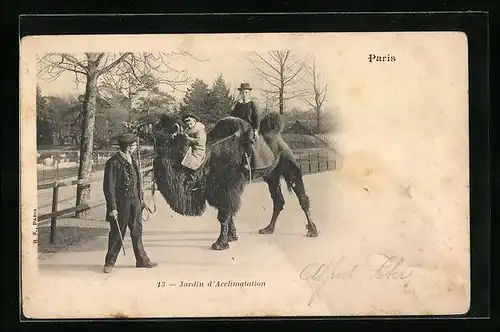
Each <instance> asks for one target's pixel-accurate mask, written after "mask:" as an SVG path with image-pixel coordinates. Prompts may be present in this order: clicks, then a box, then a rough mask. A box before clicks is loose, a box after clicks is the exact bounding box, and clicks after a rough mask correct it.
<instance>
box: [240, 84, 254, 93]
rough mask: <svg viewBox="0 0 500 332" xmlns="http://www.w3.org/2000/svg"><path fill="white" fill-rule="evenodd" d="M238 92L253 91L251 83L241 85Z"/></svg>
mask: <svg viewBox="0 0 500 332" xmlns="http://www.w3.org/2000/svg"><path fill="white" fill-rule="evenodd" d="M238 90H239V91H241V90H252V88H251V87H250V84H249V83H246V82H243V83H241V85H240V87H239V88H238Z"/></svg>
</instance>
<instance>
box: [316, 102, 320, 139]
mask: <svg viewBox="0 0 500 332" xmlns="http://www.w3.org/2000/svg"><path fill="white" fill-rule="evenodd" d="M320 129H321V108H319V107H316V132H317V133H318V134H319V133H320Z"/></svg>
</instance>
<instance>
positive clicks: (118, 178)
mask: <svg viewBox="0 0 500 332" xmlns="http://www.w3.org/2000/svg"><path fill="white" fill-rule="evenodd" d="M132 170H135V171H136V172H137V181H136V184H137V192H138V194H139V197H138V198H139V200H140V203H141V205H142V204H143V202H144V193H143V192H142V183H141V174H140V170H139V167H138V165H137V162H136V160H135V158H134V157H132V165H130V164H129V162H128V161H127V160H126V159H125V158H124V157H123V156H122V155H121V154H120V153H116V154H115V155H114V156H112V157H111V158H109V159H108V161H107V162H106V164H105V167H104V180H103V191H104V197H105V199H106V221H108V222H111V221H113V220H112V218H111V216H110V215H109V213H110V212H111V211H112V210H117V211H118V217H119V216H120V215H126V214H125V213H123V211H120V207H125V206H127V205H126V204H125V199H126V197H127V195H128V194H129V193H130V192H131V191H132V190H133V188H132V187H131V186H133V184H132V183H131V181H130V180H128V179H130V172H131V171H132Z"/></svg>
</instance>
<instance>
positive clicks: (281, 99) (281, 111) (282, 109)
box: [279, 89, 284, 114]
mask: <svg viewBox="0 0 500 332" xmlns="http://www.w3.org/2000/svg"><path fill="white" fill-rule="evenodd" d="M279 103H280V114H283V113H284V105H283V104H284V103H283V89H280V100H279Z"/></svg>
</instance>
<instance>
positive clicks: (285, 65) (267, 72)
mask: <svg viewBox="0 0 500 332" xmlns="http://www.w3.org/2000/svg"><path fill="white" fill-rule="evenodd" d="M254 54H255V56H256V59H251V58H250V59H249V61H250V63H251V64H252V66H253V67H254V68H255V70H256V71H257V74H258V75H259V76H260V77H261V78H262V79H263V80H264V81H266V82H267V83H268V84H269V85H270V88H269V89H261V90H262V91H264V92H267V93H269V94H272V95H275V96H277V97H278V104H279V111H280V114H283V112H284V105H285V100H288V99H292V98H296V97H298V96H300V95H301V93H302V92H301V90H300V89H293V85H294V84H295V83H298V82H300V81H301V77H300V75H299V74H301V73H302V72H303V69H304V68H305V67H306V59H303V60H291V57H290V54H291V51H290V50H284V51H269V52H268V55H269V58H268V59H266V58H264V56H262V55H261V54H259V53H257V52H254Z"/></svg>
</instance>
